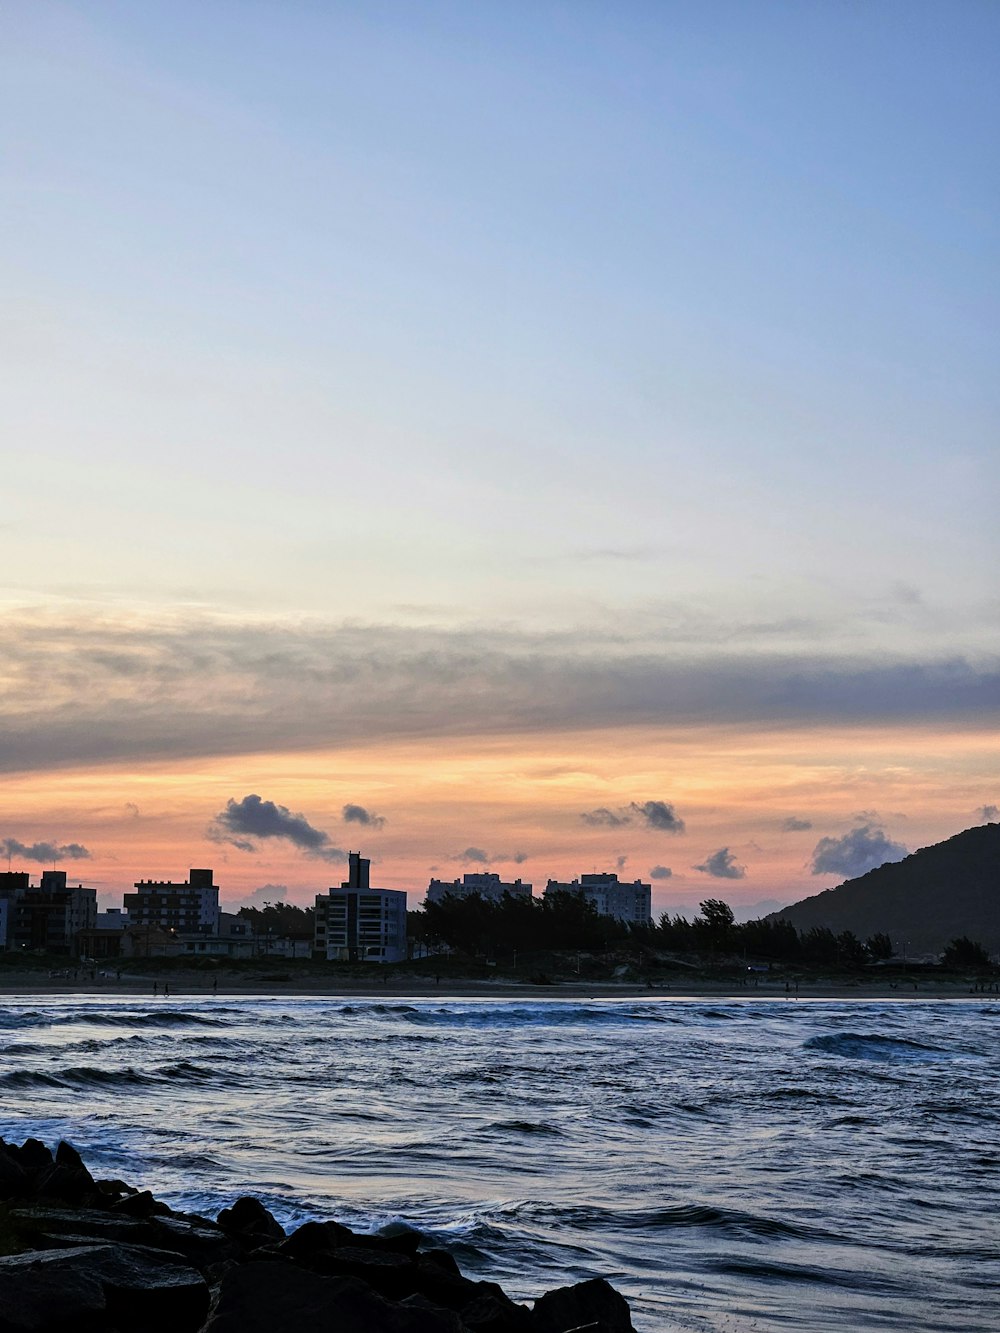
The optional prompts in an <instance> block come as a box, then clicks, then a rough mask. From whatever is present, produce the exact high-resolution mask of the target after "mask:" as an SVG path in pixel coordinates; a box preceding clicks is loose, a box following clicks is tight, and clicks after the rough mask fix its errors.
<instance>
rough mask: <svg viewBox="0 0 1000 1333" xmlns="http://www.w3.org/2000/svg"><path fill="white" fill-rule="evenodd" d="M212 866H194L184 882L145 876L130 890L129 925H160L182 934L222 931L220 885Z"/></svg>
mask: <svg viewBox="0 0 1000 1333" xmlns="http://www.w3.org/2000/svg"><path fill="white" fill-rule="evenodd" d="M212 879H213V876H212V871H211V870H190V871H188V877H187V879H186V880H185V881H184V882H183V883H180V884H175V883H174V882H173V881H172V880H154V879H141V880H139V881H138V882H137V883H136V885H135V893H126V894H125V898H124V903H125V911H126V913H127V914H128V924H129V926H156V927H158V928H159V929H160V930H172V931H176V933H177V934H178V935H218V933H219V921H220V912H219V889H218V886H217V885H216V884H214V883H213V882H212Z"/></svg>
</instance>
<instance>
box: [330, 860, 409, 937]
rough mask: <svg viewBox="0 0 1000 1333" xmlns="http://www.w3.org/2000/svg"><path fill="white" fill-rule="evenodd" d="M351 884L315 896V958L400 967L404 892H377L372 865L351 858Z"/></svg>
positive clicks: (389, 890) (403, 926) (349, 867)
mask: <svg viewBox="0 0 1000 1333" xmlns="http://www.w3.org/2000/svg"><path fill="white" fill-rule="evenodd" d="M347 859H348V876H347V882H346V883H345V884H341V886H340V888H339V889H328V890H327V892H326V893H325V894H322V893H320V894H317V895H316V922H315V927H314V930H315V935H314V942H313V957H314V958H325V959H327V960H328V961H330V962H350V963H401V962H403V961H405V959H406V893H405V892H404V891H403V890H401V889H373V888H372V887H371V885H370V883H369V877H370V869H371V862H370V860H368V859H367V858H366V857H363V856H361V855H360V853H358V852H349V853H348V858H347Z"/></svg>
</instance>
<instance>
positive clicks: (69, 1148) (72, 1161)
mask: <svg viewBox="0 0 1000 1333" xmlns="http://www.w3.org/2000/svg"><path fill="white" fill-rule="evenodd" d="M56 1166H67V1167H69V1168H70V1170H72V1171H87V1168H86V1167H85V1166H84V1164H83V1158H82V1157H81V1156H80V1154H79V1153H78V1152H77V1150H76V1149H75V1148H74V1147H73V1145H72V1143H67V1142H66V1140H65V1139H60V1141H59V1144H58V1145H57V1147H56ZM87 1175H88V1176H89V1175H90V1172H89V1171H87Z"/></svg>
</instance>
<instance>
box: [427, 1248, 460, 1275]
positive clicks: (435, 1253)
mask: <svg viewBox="0 0 1000 1333" xmlns="http://www.w3.org/2000/svg"><path fill="white" fill-rule="evenodd" d="M420 1257H421V1259H422V1260H423V1261H424V1262H425V1263H428V1264H437V1266H438V1268H443V1269H444V1271H445V1272H446V1273H451V1274H452V1276H453V1277H461V1276H462V1270H461V1269H460V1268H459V1266H458V1263H457V1261H456V1259H455V1256H454V1255H453V1254H451V1253H450V1252H449V1251H448V1250H424V1251H423V1253H422V1254H421V1256H420Z"/></svg>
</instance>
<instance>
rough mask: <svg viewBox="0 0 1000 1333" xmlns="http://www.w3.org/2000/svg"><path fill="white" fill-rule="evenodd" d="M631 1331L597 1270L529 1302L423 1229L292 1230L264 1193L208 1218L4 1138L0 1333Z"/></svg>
mask: <svg viewBox="0 0 1000 1333" xmlns="http://www.w3.org/2000/svg"><path fill="white" fill-rule="evenodd" d="M285 1330H287V1331H288V1333H632V1321H631V1318H630V1315H629V1309H628V1305H627V1304H626V1302H625V1300H624V1298H623V1297H622V1296H621V1295H620V1294H619V1293H618V1292H616V1291H615V1290H614V1288H613V1287H611V1286H609V1285H608V1283H607V1282H605V1281H604V1280H603V1279H601V1278H595V1279H592V1280H591V1281H588V1282H580V1283H577V1284H575V1285H573V1286H566V1287H561V1288H559V1289H557V1290H555V1291H549V1292H546V1293H545V1295H544V1296H540V1297H539V1298H538V1299H537V1300H536V1301H535V1302H534V1303H533V1307H532V1308H529V1307H528V1306H525V1305H520V1304H517V1303H516V1302H514V1301H512V1300H511V1299H510V1298H509V1297H508V1296H507V1295H506V1294H505V1293H504V1292H503V1290H502V1289H501V1288H500V1287H499V1286H497V1285H496V1283H494V1282H476V1281H473V1280H472V1279H470V1278H467V1277H463V1275H462V1274H461V1272H460V1271H459V1268H458V1265H457V1264H456V1263H455V1260H454V1259H453V1258H452V1256H451V1255H450V1254H449V1253H448V1252H447V1251H445V1250H442V1249H438V1248H434V1247H427V1246H425V1245H424V1238H423V1237H422V1236H421V1235H420V1233H419V1232H417V1231H410V1230H406V1229H399V1230H397V1231H396V1232H395V1234H383V1235H364V1234H361V1233H358V1232H354V1231H351V1230H350V1229H349V1228H347V1227H345V1226H341V1225H340V1224H339V1223H338V1222H306V1223H305V1224H304V1225H303V1226H300V1227H298V1228H297V1229H296V1230H294V1231H292V1232H291V1233H290V1234H286V1233H285V1231H284V1229H283V1228H282V1227H281V1226H280V1225H279V1224H278V1222H277V1221H276V1220H275V1219H274V1218H273V1217H272V1216H271V1214H270V1213H269V1212H268V1211H267V1209H266V1208H265V1207H264V1206H263V1204H261V1203H260V1202H259V1201H258V1200H257V1199H253V1198H242V1199H238V1200H237V1201H236V1202H235V1203H234V1204H233V1206H232V1207H231V1208H226V1209H224V1210H223V1211H222V1212H221V1213H220V1214H219V1216H218V1217H217V1218H216V1219H214V1220H212V1219H210V1218H206V1217H198V1216H195V1215H193V1214H190V1213H177V1212H174V1211H173V1210H172V1209H170V1208H168V1207H167V1206H166V1204H164V1203H161V1202H159V1201H158V1200H157V1199H155V1198H154V1197H153V1196H152V1194H150V1193H149V1192H148V1191H146V1190H138V1189H136V1188H134V1187H133V1186H131V1185H127V1184H125V1182H124V1181H121V1180H95V1179H94V1178H93V1176H92V1175H91V1174H90V1172H89V1171H88V1170H87V1168H86V1166H85V1165H84V1163H83V1161H82V1160H81V1158H80V1156H79V1154H78V1153H77V1152H76V1150H75V1149H74V1148H72V1147H70V1145H69V1144H67V1143H60V1144H59V1146H58V1148H57V1149H56V1151H55V1154H53V1153H52V1152H50V1150H49V1149H48V1148H47V1147H46V1146H45V1145H44V1144H43V1143H40V1142H39V1141H38V1140H37V1139H28V1140H27V1142H25V1143H23V1144H21V1145H20V1146H17V1145H15V1144H8V1143H5V1142H4V1141H3V1140H2V1139H0V1333H285Z"/></svg>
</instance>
